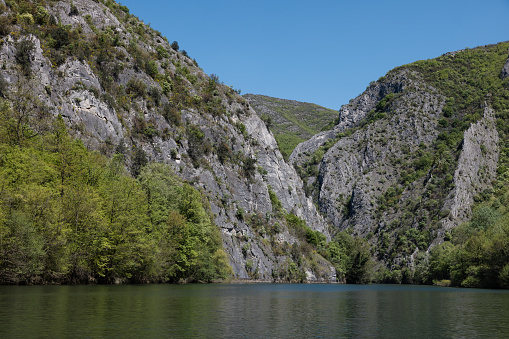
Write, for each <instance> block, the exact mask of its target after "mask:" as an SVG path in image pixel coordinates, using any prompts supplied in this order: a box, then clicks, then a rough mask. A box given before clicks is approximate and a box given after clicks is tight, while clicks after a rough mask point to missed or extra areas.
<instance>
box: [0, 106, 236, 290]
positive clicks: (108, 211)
mask: <svg viewBox="0 0 509 339" xmlns="http://www.w3.org/2000/svg"><path fill="white" fill-rule="evenodd" d="M0 113H1V116H0V128H1V130H0V172H1V174H0V239H1V246H0V258H1V260H0V282H1V283H4V284H5V283H9V284H12V283H16V284H20V283H26V284H33V283H113V282H131V283H142V282H181V281H213V280H215V279H226V278H228V277H230V275H231V268H230V267H229V265H228V260H227V257H226V254H225V253H224V251H223V250H222V246H221V238H220V234H219V230H218V228H217V227H216V226H215V225H214V224H213V222H212V221H211V217H210V211H209V209H208V207H207V202H206V200H204V199H203V197H202V195H201V194H200V193H199V192H198V191H197V190H195V189H194V188H192V187H191V186H190V185H189V184H187V183H184V182H182V181H181V180H180V179H179V178H178V177H177V176H175V175H174V174H173V173H172V171H171V170H170V168H169V167H168V166H166V165H162V164H157V163H150V164H146V165H145V166H143V168H142V169H141V170H140V173H139V175H138V177H137V178H136V179H135V178H133V177H131V176H130V175H129V174H128V173H127V172H126V170H125V168H124V163H123V155H122V153H117V154H116V155H115V156H114V157H113V158H112V159H106V158H105V157H104V156H102V155H100V154H99V153H97V152H92V151H89V150H87V149H86V148H85V147H84V146H83V143H82V142H81V141H80V140H73V139H71V137H70V136H69V134H68V132H67V130H66V127H65V124H64V123H63V119H62V117H60V116H59V117H58V118H56V119H51V118H50V119H48V125H47V126H46V127H47V131H45V132H44V133H42V134H39V133H36V132H35V131H34V130H32V129H30V128H29V127H28V126H27V125H26V122H25V121H24V120H23V117H22V116H20V115H19V114H18V112H15V111H13V110H12V109H11V108H10V107H9V106H8V105H7V104H5V103H2V108H1V110H0Z"/></svg>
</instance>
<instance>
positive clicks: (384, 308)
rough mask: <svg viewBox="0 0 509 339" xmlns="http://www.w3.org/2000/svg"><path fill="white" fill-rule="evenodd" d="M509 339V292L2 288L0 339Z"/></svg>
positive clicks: (378, 287) (320, 287)
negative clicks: (481, 338) (487, 338)
mask: <svg viewBox="0 0 509 339" xmlns="http://www.w3.org/2000/svg"><path fill="white" fill-rule="evenodd" d="M44 337H48V338H478V337H489V338H509V291H498V290H475V289H457V288H444V287H435V286H405V285H336V284H334V285H325V284H324V285H320V284H316V285H315V284H210V285H205V284H203V285H202V284H198V285H194V284H191V285H120V286H0V338H44Z"/></svg>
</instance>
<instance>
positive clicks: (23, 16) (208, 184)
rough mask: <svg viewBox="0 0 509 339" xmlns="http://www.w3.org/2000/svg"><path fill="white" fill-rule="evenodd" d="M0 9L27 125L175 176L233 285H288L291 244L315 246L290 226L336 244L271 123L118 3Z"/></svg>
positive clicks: (1, 59)
mask: <svg viewBox="0 0 509 339" xmlns="http://www.w3.org/2000/svg"><path fill="white" fill-rule="evenodd" d="M0 6H2V11H0V12H1V13H2V14H0V16H1V18H2V29H1V30H0V32H2V36H0V38H1V39H2V40H0V64H1V65H2V69H1V70H0V76H1V79H2V84H3V87H2V94H3V95H4V96H5V97H6V98H7V99H8V100H9V101H10V102H12V103H13V105H16V101H19V100H20V98H22V97H23V98H24V99H23V100H24V102H23V103H22V104H23V105H25V106H24V107H26V109H27V114H28V113H29V115H30V116H28V118H29V120H30V124H31V125H32V126H37V117H36V116H34V114H32V113H31V112H36V111H37V112H45V114H49V115H52V116H57V115H59V114H60V115H62V116H63V117H64V120H65V122H66V123H67V125H68V127H69V129H70V131H71V132H72V134H73V136H74V137H75V138H79V139H82V140H83V142H84V143H85V145H86V146H87V147H88V148H90V149H96V150H100V151H101V152H102V153H103V154H106V155H108V156H112V155H113V154H115V153H122V154H124V155H125V159H126V161H125V166H126V167H127V168H129V169H130V171H131V173H132V174H133V176H136V175H137V173H139V168H140V166H143V165H144V164H145V163H146V162H147V161H149V162H150V161H155V162H162V163H166V164H168V165H170V166H172V167H173V169H174V171H175V173H177V174H178V175H179V176H181V177H182V178H183V179H185V180H187V181H188V182H190V183H192V184H193V185H194V187H195V188H198V189H199V190H200V191H201V192H202V194H203V195H205V196H206V197H207V198H208V200H209V202H210V205H211V208H212V212H213V213H214V215H215V222H216V224H217V227H220V228H221V231H222V235H223V242H224V247H225V251H226V252H227V253H228V255H229V260H230V264H231V266H232V267H233V269H234V272H235V277H237V278H240V279H245V278H254V279H287V278H288V277H287V267H288V265H289V263H290V262H293V260H294V259H295V260H297V259H298V258H297V257H295V256H294V257H293V258H294V259H292V256H291V255H290V249H291V247H292V244H295V245H294V247H295V246H298V247H299V246H308V245H307V243H306V241H305V240H303V239H302V238H300V237H299V236H298V235H297V234H296V233H295V232H293V231H292V230H291V229H289V227H288V225H287V222H286V218H285V215H293V216H297V217H299V218H301V219H302V220H304V221H305V223H306V225H307V227H309V228H310V229H312V230H316V231H319V232H321V233H323V234H324V235H326V237H329V238H330V236H329V231H328V228H327V226H326V222H325V221H324V220H323V218H322V216H321V215H320V214H319V213H318V212H317V210H316V208H315V205H313V203H312V202H311V200H310V199H309V198H308V197H306V196H305V194H304V192H303V190H302V181H301V179H300V177H299V176H298V175H297V173H296V172H295V170H294V168H293V167H292V166H289V165H288V164H287V163H286V162H285V161H284V159H283V157H282V155H281V153H280V151H279V149H278V146H277V143H276V141H275V139H274V137H273V135H272V133H271V132H270V131H268V130H267V128H266V126H265V124H264V122H263V121H262V120H261V119H260V118H259V117H258V116H257V115H256V114H255V112H254V111H253V109H252V108H251V107H250V106H249V104H248V103H247V102H246V100H245V99H243V98H242V97H240V96H239V95H238V93H237V92H236V91H235V90H234V89H232V88H230V87H228V86H226V85H224V84H222V83H221V82H220V81H219V79H218V77H217V76H215V75H212V76H208V75H206V74H204V72H203V71H202V70H201V69H200V68H199V67H198V66H197V63H196V61H194V60H193V59H191V58H189V57H188V56H187V53H185V51H182V52H181V51H179V47H178V43H176V42H174V43H173V44H170V43H169V42H168V41H167V39H166V38H165V37H162V36H161V34H160V33H159V32H157V31H155V30H153V29H151V28H149V27H148V26H146V25H144V24H143V23H142V22H141V21H140V20H138V19H137V18H136V17H135V16H133V15H131V14H130V13H129V10H128V9H127V8H126V7H124V6H121V5H119V4H116V3H114V2H113V1H106V2H103V1H91V0H75V1H72V2H71V1H46V2H39V3H36V2H28V1H27V2H22V3H14V2H10V1H7V2H4V1H0ZM22 93H23V95H22ZM29 111H30V112H29ZM305 257H306V258H305V260H301V259H299V270H300V271H301V272H302V274H306V277H307V279H309V280H315V279H318V280H327V281H328V280H330V279H334V274H335V273H334V269H333V268H332V266H331V265H330V264H328V263H327V262H326V261H325V260H324V259H323V258H321V257H320V256H319V255H318V254H316V253H312V252H309V253H308V255H306V256H305Z"/></svg>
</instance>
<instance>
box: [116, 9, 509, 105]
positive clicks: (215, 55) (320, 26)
mask: <svg viewBox="0 0 509 339" xmlns="http://www.w3.org/2000/svg"><path fill="white" fill-rule="evenodd" d="M120 2H121V3H122V4H123V5H126V6H127V7H128V8H129V9H130V12H131V13H132V14H134V15H136V16H137V17H138V18H140V19H141V20H143V21H144V22H145V23H147V24H148V23H150V24H151V27H152V28H154V29H156V30H158V31H160V32H161V33H162V34H163V35H164V36H166V37H167V38H168V40H169V41H170V42H172V41H174V40H176V41H178V43H179V45H180V48H181V49H185V50H186V51H187V52H188V54H189V56H190V57H191V58H195V59H196V61H197V62H198V65H199V66H200V67H201V68H203V70H204V71H205V72H206V73H207V74H212V73H214V74H217V75H218V76H219V79H220V80H221V81H223V82H224V83H225V84H227V85H231V86H233V87H234V88H236V89H240V90H241V91H242V94H245V93H254V94H264V95H269V96H273V97H278V98H284V99H293V100H299V101H305V102H312V103H316V104H319V105H322V106H325V107H328V108H332V109H339V108H340V107H341V105H343V104H346V103H348V101H349V100H350V99H352V98H354V97H356V96H357V95H359V94H360V93H362V92H363V91H364V89H365V88H366V86H367V85H368V84H369V82H370V81H372V80H377V79H378V78H379V77H381V76H382V75H384V74H385V73H387V72H388V71H389V70H391V69H392V68H394V67H396V66H400V65H403V64H407V63H410V62H413V61H416V60H422V59H429V58H434V57H437V56H440V55H441V54H444V53H446V52H449V51H454V50H458V49H463V48H465V47H470V48H472V47H476V46H480V45H486V44H492V43H497V42H500V41H506V40H509V25H508V24H507V19H508V18H509V0H488V1H478V0H477V1H470V0H461V1H456V0H442V1H437V0H428V1H411V0H405V1H403V0H401V1H399V0H395V1H391V0H387V1H380V0H378V1H371V0H364V1H353V0H344V1H343V0H338V1H330V0H313V1H311V0H309V1H301V0H293V1H290V0H272V1H266V0H258V1H251V0H236V1H233V0H224V1H223V0H216V1H211V0H181V1H163V0H143V1H139V0H120Z"/></svg>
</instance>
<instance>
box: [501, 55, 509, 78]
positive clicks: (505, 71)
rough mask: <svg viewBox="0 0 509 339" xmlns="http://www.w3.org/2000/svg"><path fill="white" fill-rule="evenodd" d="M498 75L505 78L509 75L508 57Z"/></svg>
mask: <svg viewBox="0 0 509 339" xmlns="http://www.w3.org/2000/svg"><path fill="white" fill-rule="evenodd" d="M500 77H501V78H502V79H507V77H509V59H507V61H506V62H505V65H504V68H502V72H501V73H500Z"/></svg>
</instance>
